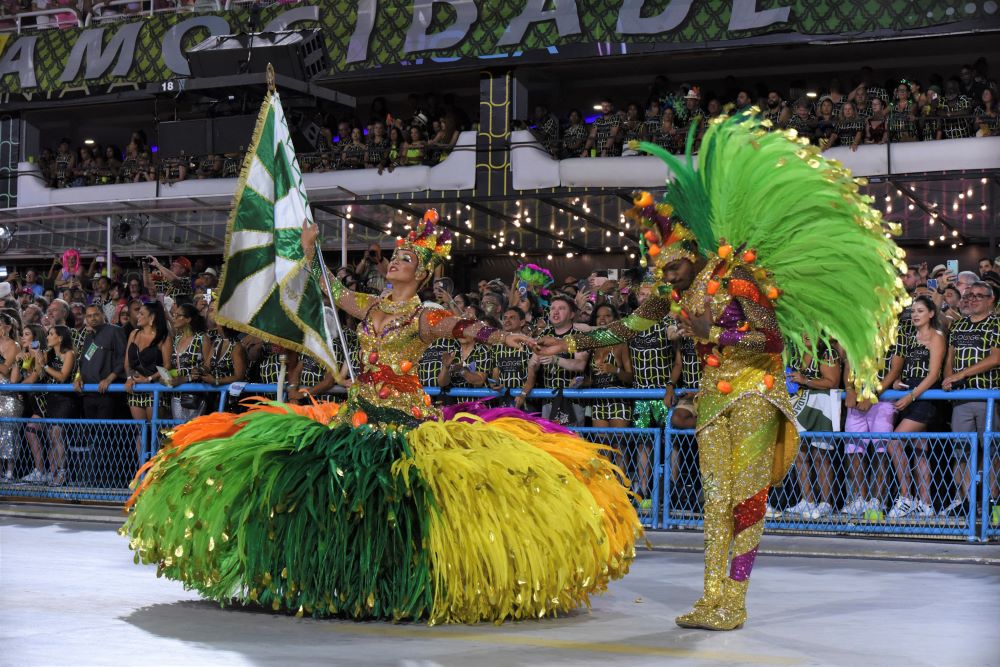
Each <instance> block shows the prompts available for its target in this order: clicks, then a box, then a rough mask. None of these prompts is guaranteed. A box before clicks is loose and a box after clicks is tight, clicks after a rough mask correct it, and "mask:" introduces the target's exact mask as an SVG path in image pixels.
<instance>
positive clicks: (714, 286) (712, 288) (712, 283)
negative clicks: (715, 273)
mask: <svg viewBox="0 0 1000 667" xmlns="http://www.w3.org/2000/svg"><path fill="white" fill-rule="evenodd" d="M720 287H722V283H720V282H719V281H718V280H716V279H715V278H712V279H711V280H709V281H708V284H707V285H705V291H706V292H708V295H709V296H715V293H716V292H718V291H719V288H720Z"/></svg>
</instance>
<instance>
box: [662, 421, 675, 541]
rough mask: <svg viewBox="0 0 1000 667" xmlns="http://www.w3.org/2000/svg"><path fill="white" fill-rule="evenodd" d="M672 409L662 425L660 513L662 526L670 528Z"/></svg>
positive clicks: (672, 442)
mask: <svg viewBox="0 0 1000 667" xmlns="http://www.w3.org/2000/svg"><path fill="white" fill-rule="evenodd" d="M673 414H674V409H673V408H670V409H669V410H667V418H666V423H665V424H664V425H663V503H662V507H663V513H662V526H663V528H670V527H671V521H670V493H671V491H672V489H671V488H670V474H671V471H670V462H671V460H672V457H671V453H672V452H671V450H672V449H673V446H674V433H673V426H672V425H671V421H670V419H671V417H673Z"/></svg>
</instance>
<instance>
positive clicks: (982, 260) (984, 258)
mask: <svg viewBox="0 0 1000 667" xmlns="http://www.w3.org/2000/svg"><path fill="white" fill-rule="evenodd" d="M983 262H989V263H990V264H992V263H993V260H992V259H990V258H989V257H980V258H979V261H978V262H976V263H977V264H981V263H983Z"/></svg>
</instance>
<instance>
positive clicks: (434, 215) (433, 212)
mask: <svg viewBox="0 0 1000 667" xmlns="http://www.w3.org/2000/svg"><path fill="white" fill-rule="evenodd" d="M440 219H441V216H439V215H438V212H437V209H435V208H429V209H427V210H426V211H425V212H424V221H425V222H429V223H431V224H434V225H436V224H437V223H438V220H440Z"/></svg>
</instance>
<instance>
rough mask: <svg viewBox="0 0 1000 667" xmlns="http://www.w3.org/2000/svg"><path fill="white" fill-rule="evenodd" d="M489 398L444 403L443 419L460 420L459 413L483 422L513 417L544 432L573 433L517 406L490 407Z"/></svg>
mask: <svg viewBox="0 0 1000 667" xmlns="http://www.w3.org/2000/svg"><path fill="white" fill-rule="evenodd" d="M489 400H491V399H488V398H486V399H482V400H478V401H473V402H471V403H459V404H458V405H446V406H445V407H444V408H442V410H441V412H442V413H443V415H444V420H445V421H451V420H454V419H456V418H457V419H458V420H459V421H461V414H460V413H465V414H470V415H474V416H476V417H478V418H479V419H482V420H483V421H485V422H491V421H494V420H496V419H502V418H504V417H511V418H514V419H525V420H527V421H530V422H533V423H535V424H537V425H538V427H539V428H541V429H542V430H543V431H545V432H546V433H562V434H565V435H573V431H571V430H570V429H568V428H566V427H565V426H562V425H560V424H556V423H555V422H551V421H549V420H548V419H542V418H541V416H540V415H538V414H537V413H535V414H532V413H528V412H525V411H524V410H518V409H517V408H490V407H487V406H486V401H489Z"/></svg>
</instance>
